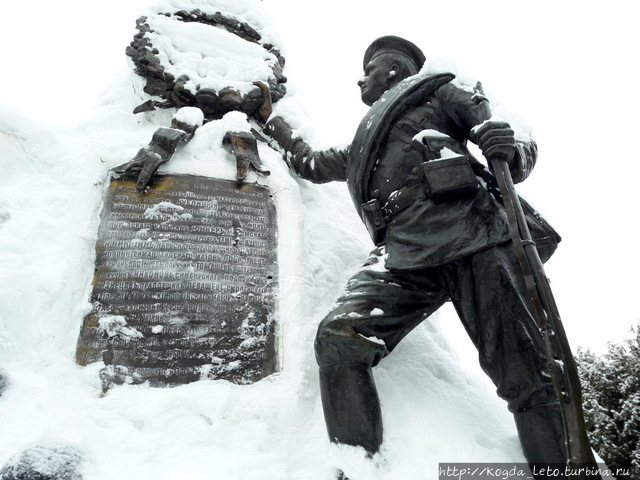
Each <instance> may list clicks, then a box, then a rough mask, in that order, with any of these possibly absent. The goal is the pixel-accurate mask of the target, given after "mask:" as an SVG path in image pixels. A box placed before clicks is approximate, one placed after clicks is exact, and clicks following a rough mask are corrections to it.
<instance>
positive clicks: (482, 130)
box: [471, 120, 516, 168]
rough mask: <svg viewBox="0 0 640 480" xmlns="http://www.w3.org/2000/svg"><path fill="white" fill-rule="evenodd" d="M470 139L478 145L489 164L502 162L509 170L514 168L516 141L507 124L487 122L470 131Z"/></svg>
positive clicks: (495, 121) (494, 121) (497, 121)
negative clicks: (497, 161) (504, 162)
mask: <svg viewBox="0 0 640 480" xmlns="http://www.w3.org/2000/svg"><path fill="white" fill-rule="evenodd" d="M471 139H472V140H473V141H474V142H476V143H477V144H478V147H480V150H482V154H483V155H484V156H485V158H486V159H487V160H488V161H489V163H491V162H492V161H495V160H503V161H506V162H507V164H508V165H509V167H510V168H511V167H514V163H515V153H516V139H515V135H514V132H513V130H512V128H511V126H510V125H509V124H508V123H507V122H502V121H499V120H487V121H485V122H484V123H482V124H480V125H478V126H477V127H475V128H474V129H473V130H471Z"/></svg>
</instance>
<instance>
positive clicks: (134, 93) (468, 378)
mask: <svg viewBox="0 0 640 480" xmlns="http://www.w3.org/2000/svg"><path fill="white" fill-rule="evenodd" d="M183 3H184V4H189V5H191V4H192V3H194V2H187V1H186V0H185V1H184V2H181V1H178V0H174V1H172V2H162V4H163V5H164V4H167V5H168V4H173V5H178V6H179V5H181V4H183ZM197 3H199V5H200V6H201V4H202V3H205V4H207V3H212V4H215V5H216V6H218V8H222V7H224V8H228V9H231V10H232V11H235V10H234V9H242V8H243V7H245V6H246V5H249V4H250V6H251V8H250V9H248V10H247V9H245V10H246V11H247V12H249V13H247V15H249V16H250V17H251V18H250V20H251V21H252V23H254V24H256V23H257V24H259V26H262V27H263V28H264V29H265V30H266V31H267V33H268V34H273V32H270V31H269V28H270V25H269V24H268V23H265V22H266V21H265V20H264V17H263V16H262V15H259V14H258V13H256V11H257V10H255V8H258V7H260V5H259V4H257V2H254V1H253V0H242V1H239V0H236V1H233V2H232V1H218V2H214V1H213V0H211V1H210V2H197ZM201 8H202V7H201ZM260 8H261V7H260ZM131 20H132V22H133V20H134V19H131ZM285 54H286V50H285ZM140 86H141V84H140V79H139V78H137V77H136V76H135V75H134V74H133V73H132V72H131V71H129V70H125V71H122V72H121V74H120V76H119V77H118V78H117V79H116V80H115V81H114V83H113V85H112V86H111V88H110V89H109V90H108V91H107V92H105V94H104V95H103V96H102V98H101V101H100V104H99V105H98V106H96V108H95V109H94V110H93V112H92V113H91V115H89V116H88V117H87V118H85V119H83V120H82V121H81V122H78V123H74V124H71V125H67V126H52V125H49V124H47V123H42V122H38V121H34V120H33V119H31V118H27V117H25V116H23V114H21V113H18V112H17V111H15V110H13V109H12V108H10V107H3V106H0V151H1V152H2V157H1V158H0V162H1V172H2V174H1V175H0V262H1V266H0V369H4V371H6V373H7V378H8V382H9V384H8V387H7V388H6V390H5V391H4V392H3V393H2V395H1V396H0V466H1V465H4V464H5V463H6V462H7V460H8V459H9V458H10V457H11V455H13V454H14V453H16V452H17V451H19V450H22V449H23V448H25V447H26V446H28V445H29V444H33V443H36V444H41V443H46V442H50V441H55V439H62V440H64V441H66V442H69V443H70V444H71V445H74V446H76V447H77V448H79V449H80V450H81V451H82V452H83V454H84V455H85V459H86V461H85V463H84V465H83V473H84V478H85V480H114V479H118V480H119V479H123V480H125V479H132V478H135V479H139V480H146V479H149V480H151V479H154V480H185V479H193V480H196V479H197V480H200V479H202V480H205V479H206V480H209V479H218V478H220V479H223V478H224V479H241V480H252V479H256V480H257V479H261V480H262V479H269V480H280V479H305V480H306V479H309V480H313V479H327V478H329V475H330V474H331V473H332V471H333V470H332V469H333V468H334V467H335V466H336V465H340V466H341V467H342V468H344V470H345V471H346V472H347V474H348V475H349V477H350V478H351V479H352V480H375V479H385V480H395V479H398V480H399V479H427V480H428V479H435V478H437V475H438V463H439V462H456V461H459V462H489V461H490V462H523V461H524V458H523V456H522V454H521V452H520V447H519V442H518V439H517V435H516V432H515V427H514V426H513V422H512V419H511V415H510V414H509V413H508V412H507V410H506V406H505V404H504V403H503V402H502V401H501V400H499V399H498V398H496V396H495V394H494V393H493V390H492V388H491V387H490V386H488V385H487V383H486V381H484V380H483V379H481V378H480V377H479V376H478V375H477V374H476V373H474V372H470V371H469V370H468V369H467V368H463V367H461V365H460V363H459V361H458V359H457V355H456V353H455V352H454V350H453V348H452V347H451V346H450V343H449V342H448V340H447V339H446V336H445V335H443V333H442V331H441V330H440V327H439V324H438V320H437V318H432V319H429V320H428V321H426V322H424V324H423V325H421V326H420V327H418V328H417V329H416V330H415V331H414V332H412V333H411V334H410V335H409V336H408V337H407V339H406V340H405V341H404V342H403V343H401V345H400V346H399V347H398V348H397V349H396V350H395V351H394V353H393V355H391V356H390V357H389V358H387V359H385V360H384V361H383V362H382V364H381V365H380V366H379V367H377V368H376V370H375V378H376V382H377V385H378V388H379V392H380V398H381V402H382V405H383V417H384V424H385V440H384V444H383V448H382V451H381V453H380V454H379V455H378V456H376V457H375V458H374V459H373V461H369V460H365V459H364V456H363V452H362V451H360V450H358V449H354V448H349V447H335V446H331V445H330V444H329V442H328V439H327V436H326V432H325V426H324V419H323V415H322V408H321V405H320V399H319V391H318V381H317V369H316V364H315V359H314V354H313V338H314V335H315V331H316V326H317V324H318V322H319V321H320V319H321V318H322V317H323V316H324V314H325V313H326V312H327V311H328V310H329V308H330V306H331V304H332V302H333V301H334V299H335V298H336V296H337V294H338V292H339V290H340V288H341V287H342V285H344V283H345V282H346V280H347V279H348V278H349V276H350V275H351V274H352V273H354V272H355V270H356V269H357V268H358V267H359V266H360V264H361V263H362V262H363V260H364V259H365V257H366V255H367V253H368V251H369V249H370V248H371V245H370V241H369V239H368V236H367V234H366V232H365V231H364V228H363V227H362V225H361V222H360V220H359V219H358V218H357V215H356V213H355V212H354V211H353V208H352V205H351V200H350V198H349V197H348V193H347V191H346V188H345V185H343V184H332V185H323V186H315V185H311V184H309V183H305V182H303V181H300V180H299V179H297V178H296V177H295V176H294V175H292V174H291V173H290V172H289V171H288V170H287V168H286V165H285V164H284V162H283V161H282V159H281V158H280V156H279V155H278V154H277V153H276V152H275V151H273V150H271V149H269V148H268V147H267V146H265V145H263V144H261V145H260V155H261V157H262V159H263V162H264V163H265V166H266V168H268V169H269V170H271V172H272V174H271V176H270V177H268V178H258V177H255V176H250V177H249V178H248V181H250V182H258V183H259V184H263V185H267V186H269V187H270V188H271V189H272V191H273V192H274V197H275V201H276V206H277V210H278V229H279V245H278V249H279V263H280V310H279V322H280V323H279V329H280V348H281V350H280V351H281V355H282V370H281V372H279V373H277V374H275V375H272V376H271V377H268V378H266V379H264V380H262V381H260V382H257V383H255V384H253V385H248V386H238V385H234V384H231V383H228V382H226V381H201V382H196V383H192V384H189V385H184V386H180V387H177V388H171V389H154V388H149V387H146V386H144V385H142V386H124V387H117V388H113V389H112V390H110V391H109V393H108V394H107V395H106V396H104V397H103V396H101V387H100V381H99V378H98V370H99V369H100V367H101V365H99V364H95V365H92V366H89V367H79V366H78V365H76V364H75V345H76V340H77V337H78V333H79V329H80V326H81V323H82V318H83V316H84V315H85V314H86V313H87V312H88V311H89V310H90V304H89V293H90V287H91V280H92V277H93V261H94V256H95V252H94V246H95V241H96V235H97V231H98V224H99V214H100V209H101V205H102V198H103V191H104V188H105V182H106V181H107V178H108V171H109V169H111V168H113V167H115V166H117V165H119V164H121V163H123V162H125V161H127V160H129V159H130V158H131V157H132V156H133V155H134V154H135V153H136V152H137V151H138V149H139V148H140V147H141V146H143V145H146V144H147V143H148V142H149V140H150V139H151V135H152V134H153V132H154V131H155V129H156V128H157V127H159V126H168V125H169V123H170V119H171V115H172V113H173V112H172V111H158V112H151V113H146V114H140V115H137V116H136V115H133V114H132V113H131V112H132V110H133V108H134V107H135V106H137V105H139V104H140V103H142V101H143V100H146V98H143V97H141V96H140V94H139V92H140V91H141V89H140ZM276 109H277V112H278V113H280V114H282V115H286V116H287V118H288V119H289V120H290V121H291V122H292V123H293V124H294V126H296V127H298V128H300V130H301V131H302V132H304V133H311V132H312V129H311V128H310V126H309V125H308V119H307V117H305V116H304V114H303V113H302V112H301V109H300V104H299V103H298V101H297V99H296V89H295V87H294V88H292V89H290V94H289V95H287V97H285V99H283V100H282V101H281V102H280V103H278V104H277V105H276ZM231 126H233V127H234V128H237V127H239V126H240V127H242V126H248V124H247V123H246V119H245V118H244V116H243V115H241V114H239V113H230V114H228V115H227V116H226V117H224V118H223V119H222V120H220V121H215V122H210V123H208V124H206V125H205V126H203V127H201V128H200V129H198V131H197V132H196V135H195V137H194V138H193V139H192V141H191V142H190V143H189V144H188V145H187V146H186V147H184V148H182V149H181V150H179V151H178V153H177V154H176V156H175V157H174V159H173V160H172V161H171V162H170V163H169V164H167V165H166V166H165V167H163V169H162V170H163V171H166V172H180V173H192V174H198V175H209V176H215V177H218V178H228V179H233V178H234V175H235V162H234V159H233V158H232V156H231V155H230V154H229V153H227V152H226V151H225V150H223V149H222V137H223V135H224V133H225V132H226V131H227V130H228V129H229V128H230V127H231Z"/></svg>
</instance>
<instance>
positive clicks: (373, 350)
mask: <svg viewBox="0 0 640 480" xmlns="http://www.w3.org/2000/svg"><path fill="white" fill-rule="evenodd" d="M353 318H354V317H348V316H339V317H334V316H328V317H327V318H325V319H324V320H323V321H322V322H321V323H320V325H319V326H318V332H317V334H316V340H315V352H316V360H317V361H318V365H320V366H321V367H325V366H332V365H354V364H359V365H366V366H369V367H372V366H375V365H377V364H378V363H379V362H380V360H382V359H383V358H384V357H385V356H386V355H388V353H389V352H388V351H387V347H386V346H385V344H384V342H382V341H380V340H377V339H371V338H367V337H365V336H364V335H361V334H359V333H358V332H357V326H354V325H352V324H351V322H352V321H353Z"/></svg>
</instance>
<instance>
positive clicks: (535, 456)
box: [258, 36, 594, 478]
mask: <svg viewBox="0 0 640 480" xmlns="http://www.w3.org/2000/svg"><path fill="white" fill-rule="evenodd" d="M424 61H425V57H424V54H423V53H422V52H421V50H420V49H419V48H418V47H417V46H416V45H414V44H413V43H411V42H409V41H407V40H405V39H402V38H399V37H395V36H385V37H382V38H379V39H377V40H375V41H374V42H373V43H372V44H371V45H370V46H369V48H368V49H367V51H366V53H365V55H364V63H363V66H364V76H363V77H362V78H361V79H360V80H359V81H358V85H359V86H360V89H361V97H362V100H363V102H364V103H366V104H367V105H369V106H371V109H370V113H369V114H367V116H366V117H365V119H364V120H363V122H362V124H361V126H360V128H359V129H358V132H357V134H356V136H355V138H354V141H353V143H352V144H351V145H350V147H348V148H347V149H345V150H335V149H331V150H328V151H314V150H312V149H311V147H310V146H309V145H308V144H307V143H305V142H304V141H303V140H302V139H300V138H296V137H295V136H293V135H292V130H291V128H290V127H289V125H288V124H287V123H286V122H285V120H284V119H282V118H281V117H278V116H273V115H272V110H271V108H270V103H269V100H268V90H267V89H266V88H263V94H264V96H265V103H264V105H263V106H262V107H261V109H260V110H259V111H258V120H259V121H261V122H262V123H263V124H264V129H263V132H264V133H265V134H266V135H267V136H269V137H270V138H271V139H272V140H273V141H275V142H276V143H277V146H278V147H279V148H280V149H282V150H284V151H285V152H286V153H287V155H286V158H287V160H288V161H289V162H290V165H291V167H292V168H293V170H294V171H295V172H296V173H297V174H298V175H299V176H300V177H302V178H304V179H307V180H310V181H312V182H315V183H324V182H330V181H346V182H347V185H348V188H349V191H350V193H351V196H352V198H353V201H354V204H355V206H356V208H357V209H358V212H359V214H360V216H361V218H362V220H363V221H364V222H365V224H366V225H367V228H368V229H369V232H370V234H371V236H372V239H373V241H374V243H375V244H376V248H375V249H374V250H373V251H372V252H371V254H370V256H369V258H368V259H367V261H366V262H365V264H364V265H363V267H362V269H361V270H360V271H359V272H358V273H356V274H355V275H354V276H353V277H352V278H351V279H350V280H349V282H348V283H347V286H346V287H345V289H344V291H343V292H342V294H341V295H340V297H339V298H338V300H337V302H336V304H335V308H334V309H333V311H331V312H330V313H329V314H328V315H327V316H326V318H325V319H324V320H323V321H322V322H321V323H320V325H319V328H318V332H317V336H316V341H315V352H316V358H317V361H318V364H319V367H320V384H321V395H322V404H323V409H324V415H325V420H326V424H327V430H328V433H329V437H330V439H331V441H333V442H337V443H344V444H349V445H356V446H362V447H364V448H365V449H366V450H367V451H368V452H369V453H371V454H373V453H375V452H377V451H378V449H379V447H380V445H381V443H382V421H381V410H380V403H379V400H378V395H377V392H376V387H375V384H374V379H373V376H372V367H374V366H376V365H377V364H378V363H379V362H380V361H381V360H382V359H383V358H384V357H386V356H387V355H389V353H390V352H392V351H393V349H394V348H395V347H396V346H397V345H398V343H399V342H400V341H401V340H402V339H403V338H404V337H405V336H406V335H407V334H408V333H409V332H410V331H411V330H412V329H413V328H415V327H416V326H417V325H418V324H420V323H421V322H422V321H423V320H425V319H426V318H427V317H428V316H429V315H431V314H432V313H434V312H435V311H436V310H438V309H439V308H440V307H441V306H442V305H443V304H444V303H445V302H447V301H451V302H453V305H454V307H455V309H456V311H457V313H458V315H459V317H460V320H461V321H462V323H463V325H464V328H465V329H466V331H467V332H468V334H469V336H470V338H471V340H472V341H473V343H474V345H475V346H476V348H477V349H478V353H479V358H480V365H481V367H482V369H483V370H484V371H485V372H486V373H487V375H489V377H490V378H491V380H492V381H493V383H494V384H495V386H496V388H497V393H498V395H499V396H500V397H501V398H503V399H504V400H505V401H506V402H507V404H508V408H509V410H510V411H511V412H512V413H513V415H514V418H515V423H516V427H517V430H518V433H519V436H520V441H521V444H522V449H523V452H524V455H525V457H526V458H527V460H528V461H529V462H530V463H531V464H543V465H548V464H557V465H565V464H566V463H567V454H566V450H565V442H567V440H568V439H567V435H565V430H564V427H563V420H562V415H561V409H560V406H559V400H558V396H557V395H556V393H555V391H554V387H553V385H552V382H551V380H550V376H549V374H548V372H547V356H546V355H545V348H544V345H543V339H542V337H541V335H540V332H539V330H538V328H537V327H536V323H535V320H534V318H532V316H533V314H532V310H533V308H532V299H531V296H530V295H529V294H528V291H527V287H526V285H525V280H524V278H523V275H522V270H521V267H520V265H519V263H518V259H517V258H516V254H515V253H514V248H513V246H512V242H511V237H510V233H509V224H508V219H507V214H506V212H505V208H504V206H503V199H502V198H501V195H500V191H499V190H498V188H497V185H496V179H495V178H494V176H493V174H492V172H491V171H490V170H489V169H487V168H486V167H484V166H483V165H482V164H481V163H480V162H479V161H478V160H476V159H475V158H474V157H473V156H472V155H471V153H470V151H469V150H468V148H467V142H468V141H469V140H470V141H472V142H474V143H476V144H477V145H478V146H479V147H480V149H481V151H482V153H483V155H484V156H485V157H486V158H487V159H488V160H490V159H492V158H496V157H500V158H501V159H503V160H506V162H507V164H508V167H509V172H510V174H511V177H512V179H513V181H514V182H516V183H517V182H521V181H522V180H524V179H526V178H527V176H528V175H529V173H530V172H531V170H532V168H533V166H534V164H535V162H536V158H537V148H536V144H535V142H533V141H530V142H526V143H524V142H520V141H516V139H515V136H514V132H513V130H512V129H511V127H510V126H509V125H508V124H507V123H505V122H501V121H496V120H491V119H490V117H491V114H490V109H489V108H488V105H487V100H486V98H485V97H484V96H483V95H482V91H481V88H476V89H475V91H472V90H471V89H466V88H462V87H461V86H459V85H458V84H456V83H455V82H453V81H452V80H453V75H450V74H440V75H416V74H417V73H418V72H419V70H420V69H421V67H422V66H423V63H424ZM381 97H384V98H383V100H382V101H378V100H380V99H381ZM524 207H525V210H526V213H527V222H528V223H529V227H530V229H531V232H532V234H533V235H534V240H535V242H536V245H537V249H538V252H539V255H540V257H541V258H542V260H543V261H546V260H547V259H548V258H549V257H550V255H551V254H552V253H553V251H554V250H555V247H556V246H557V242H558V241H559V240H560V238H559V236H558V235H557V233H556V232H555V231H554V230H553V229H552V228H551V227H550V226H549V225H548V224H547V223H546V222H544V220H543V219H542V218H541V217H540V216H539V215H537V213H536V212H534V211H533V210H532V209H531V208H530V207H529V206H528V205H526V204H525V205H524ZM587 450H588V452H587V453H585V454H584V458H578V459H577V460H578V462H581V463H594V462H593V457H592V456H591V451H590V450H589V449H587ZM574 460H575V459H574ZM538 470H539V469H538ZM537 478H546V477H545V476H544V475H540V474H538V475H537Z"/></svg>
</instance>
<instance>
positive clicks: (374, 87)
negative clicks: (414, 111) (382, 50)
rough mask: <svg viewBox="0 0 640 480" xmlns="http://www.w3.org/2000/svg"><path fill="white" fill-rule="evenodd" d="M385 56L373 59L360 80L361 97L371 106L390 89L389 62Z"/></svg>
mask: <svg viewBox="0 0 640 480" xmlns="http://www.w3.org/2000/svg"><path fill="white" fill-rule="evenodd" d="M385 56H386V55H380V56H378V57H375V58H374V59H373V60H371V61H370V62H369V63H368V64H367V66H366V67H365V69H364V76H363V77H362V78H361V79H360V80H358V86H359V87H360V97H361V98H362V101H363V102H364V103H366V104H367V105H369V106H371V105H373V103H374V102H375V101H376V100H378V99H379V98H380V97H381V96H382V94H383V93H384V92H386V91H387V90H389V68H388V67H389V66H388V63H389V62H388V61H386V59H385V58H384V57H385Z"/></svg>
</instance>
